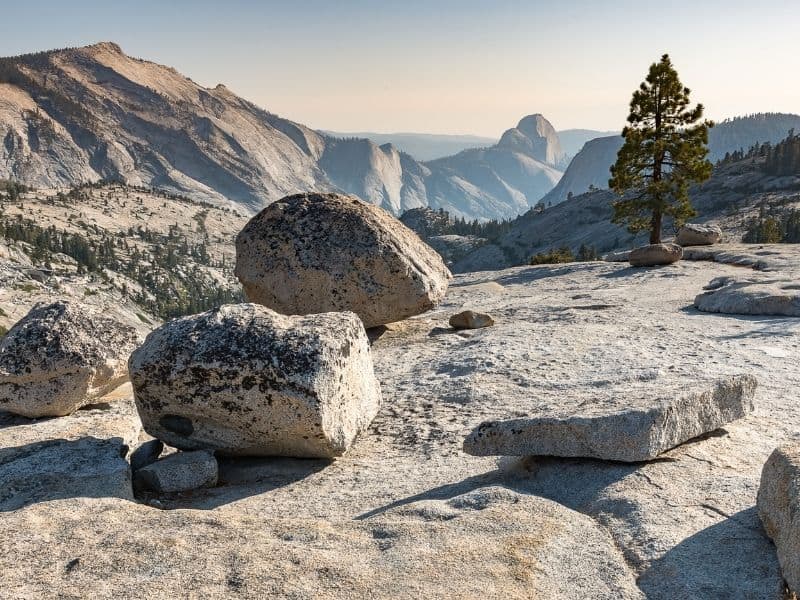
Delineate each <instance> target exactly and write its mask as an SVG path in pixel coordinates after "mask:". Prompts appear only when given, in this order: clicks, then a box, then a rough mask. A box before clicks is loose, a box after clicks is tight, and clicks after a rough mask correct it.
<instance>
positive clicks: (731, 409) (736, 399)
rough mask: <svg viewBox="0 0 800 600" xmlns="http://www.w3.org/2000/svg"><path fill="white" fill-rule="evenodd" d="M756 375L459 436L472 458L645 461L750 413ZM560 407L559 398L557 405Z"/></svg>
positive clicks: (657, 389)
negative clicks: (462, 437)
mask: <svg viewBox="0 0 800 600" xmlns="http://www.w3.org/2000/svg"><path fill="white" fill-rule="evenodd" d="M756 385H757V383H756V379H755V378H754V377H752V376H750V375H741V376H733V377H726V378H723V379H721V380H719V381H717V382H715V383H710V382H709V383H706V384H699V385H698V384H694V385H688V386H685V387H676V389H675V390H674V391H670V390H666V389H664V387H663V385H662V384H661V383H660V382H658V381H656V382H654V384H653V385H652V386H651V389H650V391H649V397H648V394H642V393H635V394H634V393H632V394H631V396H630V397H619V398H616V399H610V400H608V401H603V400H602V399H601V398H600V395H599V394H598V400H597V402H596V404H592V403H588V402H587V403H582V404H580V405H579V406H577V407H575V409H574V412H571V413H570V414H565V413H564V409H563V408H562V409H561V414H559V411H558V410H556V411H553V412H552V413H551V414H542V415H536V416H531V417H528V418H521V419H509V420H503V421H487V422H484V423H482V424H481V425H479V426H478V427H476V428H475V429H474V430H473V431H472V433H470V434H469V436H467V438H466V439H465V440H464V451H465V452H466V453H467V454H473V455H475V456H494V455H507V456H532V455H544V456H565V457H586V458H600V459H605V460H618V461H622V462H638V461H644V460H650V459H653V458H655V457H656V456H658V455H659V454H661V453H662V452H664V451H666V450H669V449H670V448H674V447H675V446H677V445H678V444H682V443H683V442H685V441H687V440H690V439H692V438H694V437H697V436H699V435H702V434H704V433H708V432H709V431H714V430H715V429H718V428H719V427H721V426H723V425H725V424H726V423H729V422H731V421H734V420H736V419H740V418H742V417H744V416H745V415H747V414H748V413H750V412H752V410H753V397H754V395H755V390H756ZM565 405H566V403H565Z"/></svg>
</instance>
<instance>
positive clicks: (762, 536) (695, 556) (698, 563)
mask: <svg viewBox="0 0 800 600" xmlns="http://www.w3.org/2000/svg"><path fill="white" fill-rule="evenodd" d="M709 508H710V509H711V510H712V511H714V512H716V513H717V514H720V515H721V516H724V517H725V519H724V520H723V521H721V522H719V523H715V524H714V525H712V526H710V527H707V528H706V529H703V530H701V531H699V532H697V533H696V534H694V535H692V536H690V537H688V538H686V539H685V540H683V541H682V542H680V543H679V544H678V545H676V546H675V547H673V548H672V549H671V550H669V551H667V552H666V554H664V555H663V556H662V557H661V558H659V559H657V560H655V561H653V562H652V563H651V564H650V565H649V566H648V567H647V568H646V569H645V570H644V571H643V572H642V573H641V574H640V575H639V577H638V579H637V584H638V586H639V589H641V590H642V592H643V593H644V595H645V597H646V598H648V599H652V600H662V599H663V600H667V599H671V598H709V599H710V598H781V597H783V579H782V577H781V573H780V566H779V564H778V558H777V556H776V554H775V547H774V546H773V545H772V542H770V540H769V538H768V537H767V535H766V533H764V530H763V529H762V527H761V522H760V521H759V518H758V513H757V511H756V509H755V507H752V508H748V509H746V510H743V511H740V512H738V513H735V514H733V515H726V514H724V513H722V512H721V511H717V510H714V509H713V507H709ZM667 581H668V582H670V583H669V585H665V582H667Z"/></svg>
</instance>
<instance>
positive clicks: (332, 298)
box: [236, 194, 451, 327]
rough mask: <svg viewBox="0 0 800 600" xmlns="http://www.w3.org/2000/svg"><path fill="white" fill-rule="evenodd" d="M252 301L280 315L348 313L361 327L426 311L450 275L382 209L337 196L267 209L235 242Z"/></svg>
mask: <svg viewBox="0 0 800 600" xmlns="http://www.w3.org/2000/svg"><path fill="white" fill-rule="evenodd" d="M236 276H237V277H238V278H239V280H240V281H241V282H242V285H243V287H244V291H245V295H246V296H247V299H248V300H249V301H250V302H256V303H258V304H263V305H264V306H267V307H269V308H271V309H273V310H275V311H277V312H279V313H283V314H287V315H305V314H311V313H324V312H333V311H352V312H354V313H356V314H357V315H358V316H359V317H361V319H362V321H363V322H364V326H365V327H375V326H378V325H384V324H386V323H391V322H393V321H400V320H403V319H406V318H408V317H411V316H413V315H418V314H420V313H422V312H425V311H427V310H430V309H431V308H433V307H434V306H436V304H438V303H439V301H441V300H442V298H444V295H445V292H446V291H447V285H448V280H449V279H450V277H451V275H450V272H449V271H448V270H447V267H446V266H445V265H444V263H443V262H442V258H441V257H440V256H439V255H438V254H437V253H436V252H435V251H434V250H433V249H431V248H430V247H429V246H427V245H426V244H425V243H424V242H423V241H422V240H420V239H419V237H418V236H417V235H416V234H415V233H414V232H413V231H411V230H410V229H408V228H407V227H406V226H405V225H403V224H402V223H400V221H398V220H397V219H395V218H393V217H392V216H391V215H390V214H389V213H387V212H385V211H384V210H382V209H380V208H378V207H376V206H373V205H371V204H367V203H365V202H362V201H361V200H359V199H358V198H355V197H352V196H344V195H341V194H300V195H296V196H288V197H286V198H283V199H282V200H279V201H278V202H275V203H273V204H270V205H269V206H268V207H267V208H265V209H264V210H262V211H261V212H260V213H259V214H257V215H256V216H255V217H253V219H251V220H250V222H249V223H248V224H247V225H246V226H245V228H244V229H243V230H242V231H241V233H239V235H238V236H237V238H236Z"/></svg>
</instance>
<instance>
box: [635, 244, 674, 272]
mask: <svg viewBox="0 0 800 600" xmlns="http://www.w3.org/2000/svg"><path fill="white" fill-rule="evenodd" d="M682 256H683V248H681V247H680V246H678V245H677V244H650V245H649V246H642V247H641V248H636V249H634V250H631V253H630V255H629V256H628V261H629V262H630V263H631V266H634V267H657V266H661V265H671V264H672V263H674V262H677V261H679V260H680V259H681V257H682Z"/></svg>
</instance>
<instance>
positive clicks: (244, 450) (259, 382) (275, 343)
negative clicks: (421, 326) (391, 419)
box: [129, 304, 381, 457]
mask: <svg viewBox="0 0 800 600" xmlns="http://www.w3.org/2000/svg"><path fill="white" fill-rule="evenodd" d="M129 368H130V374H131V382H132V384H133V391H134V396H135V398H136V406H137V408H138V410H139V415H140V416H141V419H142V424H143V425H144V428H145V430H146V431H147V432H148V433H149V434H150V435H152V436H153V437H156V438H158V439H160V440H163V441H164V442H166V443H167V444H169V445H171V446H174V447H176V448H181V449H184V450H198V449H209V450H217V451H219V452H221V453H223V454H228V455H251V456H253V455H261V456H295V457H334V456H339V455H341V454H343V453H344V452H345V451H346V450H347V448H348V447H349V446H350V445H351V443H352V442H353V440H354V439H355V438H356V436H357V435H358V434H359V433H361V432H363V431H364V430H365V429H366V428H367V426H368V425H369V424H370V422H371V421H372V419H373V418H374V417H375V414H376V413H377V412H378V408H379V405H380V400H381V392H380V386H379V385H378V382H377V380H376V379H375V374H374V372H373V368H372V357H371V354H370V348H369V342H368V340H367V335H366V332H365V331H364V326H363V325H362V323H361V321H360V320H359V319H358V317H357V316H356V315H354V314H353V313H323V314H316V315H308V316H296V317H289V316H285V315H280V314H278V313H276V312H274V311H272V310H270V309H268V308H266V307H263V306H260V305H258V304H229V305H225V306H222V307H221V308H219V309H216V310H212V311H208V312H205V313H202V314H199V315H193V316H190V317H184V318H182V319H176V320H174V321H171V322H169V323H167V324H165V325H163V326H162V327H160V328H158V329H156V330H155V331H153V332H152V333H151V334H150V335H149V336H147V339H146V340H145V342H144V344H143V345H142V346H141V347H140V348H139V349H137V350H136V351H135V352H134V353H133V355H132V356H131V359H130V363H129Z"/></svg>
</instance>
